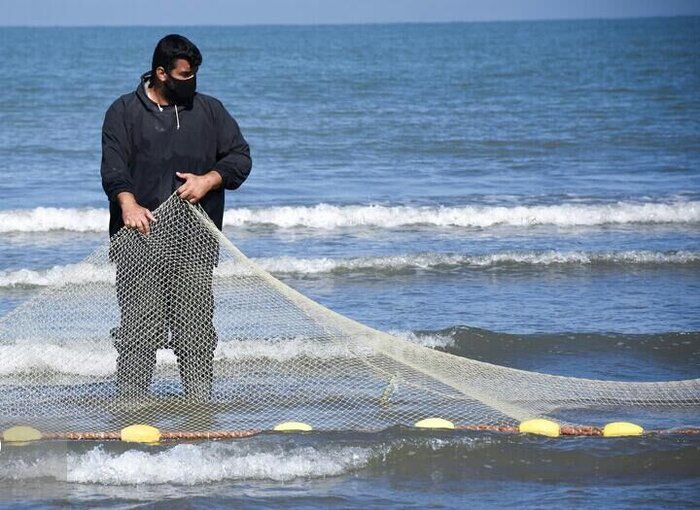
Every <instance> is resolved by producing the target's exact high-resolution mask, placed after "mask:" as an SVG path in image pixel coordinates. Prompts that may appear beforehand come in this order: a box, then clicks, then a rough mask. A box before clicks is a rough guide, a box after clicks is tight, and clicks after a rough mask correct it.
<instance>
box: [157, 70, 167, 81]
mask: <svg viewBox="0 0 700 510" xmlns="http://www.w3.org/2000/svg"><path fill="white" fill-rule="evenodd" d="M167 76H168V74H167V73H166V72H165V68H163V67H156V78H158V81H159V82H161V83H165V80H166V79H167Z"/></svg>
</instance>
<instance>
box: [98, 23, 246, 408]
mask: <svg viewBox="0 0 700 510" xmlns="http://www.w3.org/2000/svg"><path fill="white" fill-rule="evenodd" d="M201 63H202V56H201V53H200V51H199V49H198V48H197V47H196V46H195V45H194V44H193V43H192V42H191V41H189V40H188V39H186V38H185V37H183V36H180V35H175V34H173V35H168V36H166V37H164V38H163V39H161V40H160V41H159V42H158V44H157V45H156V48H155V51H154V52H153V61H152V65H151V70H150V71H149V72H146V73H144V74H143V76H142V77H141V81H140V83H139V85H138V87H137V88H136V90H135V91H134V92H132V93H130V94H125V95H123V96H121V97H120V98H119V99H117V100H116V101H115V102H114V103H113V104H112V105H111V106H110V107H109V109H108V110H107V113H106V115H105V119H104V124H103V127H102V166H101V174H102V186H103V188H104V190H105V192H106V194H107V196H108V198H109V208H110V223H109V233H110V239H111V241H112V242H111V246H110V256H111V258H112V260H113V261H114V262H115V263H116V265H117V297H118V301H119V306H120V309H121V322H120V327H119V328H115V330H113V337H114V343H115V347H116V348H117V352H118V357H117V391H118V394H119V395H122V396H136V397H141V396H144V395H146V394H147V392H148V388H149V386H150V384H151V379H152V375H153V370H154V367H155V363H156V356H155V353H156V350H157V349H158V348H159V347H166V346H168V347H172V348H173V349H174V351H175V353H176V355H177V356H178V365H179V368H180V376H181V379H182V382H183V386H184V391H185V395H186V396H188V397H191V398H194V399H197V400H202V399H204V400H205V399H207V398H208V397H209V394H210V392H211V385H212V374H213V371H212V363H213V351H214V348H215V347H216V333H215V331H214V326H213V306H214V305H213V297H212V289H211V273H212V270H213V267H214V265H215V264H216V259H217V258H218V255H217V254H218V252H217V241H216V239H215V236H213V235H211V234H209V235H207V234H206V232H205V233H202V232H198V233H197V234H196V235H197V238H196V239H195V234H194V233H193V232H192V231H191V230H186V229H185V228H184V227H177V225H184V224H185V222H183V221H177V219H176V221H169V222H168V225H169V226H168V227H165V226H161V227H159V221H158V220H157V219H156V217H155V216H154V214H153V212H152V211H153V210H155V209H156V208H157V207H158V206H159V205H160V204H162V203H163V202H165V201H166V200H168V198H169V197H170V196H171V195H172V194H173V192H176V193H177V196H179V198H180V199H181V200H182V201H183V202H182V205H183V209H181V211H182V214H183V215H187V213H188V212H187V211H188V208H189V209H191V208H190V207H189V206H186V204H185V203H184V201H186V202H189V203H190V204H200V205H201V206H202V208H203V209H204V211H205V212H206V213H207V214H208V215H209V217H210V218H211V220H212V221H213V222H214V224H215V225H216V227H217V228H218V229H221V227H222V221H223V213H224V190H225V189H236V188H238V187H239V186H240V185H241V184H242V183H243V181H245V179H246V178H247V177H248V174H249V173H250V169H251V158H250V150H249V147H248V144H247V143H246V141H245V139H244V138H243V135H242V134H241V132H240V129H239V127H238V124H237V123H236V121H235V120H234V119H233V118H232V117H231V115H230V114H229V113H228V112H227V111H226V109H225V108H224V106H223V105H222V103H221V102H220V101H218V100H217V99H215V98H213V97H210V96H206V95H204V94H201V93H197V92H196V80H197V71H198V69H199V66H200V65H201ZM185 206H186V207H185ZM190 212H191V211H190ZM160 224H161V225H163V223H162V222H160ZM173 226H176V227H173ZM122 227H126V229H122ZM173 228H175V230H173ZM178 228H180V230H177V229H178ZM127 229H130V230H131V231H128V230H127ZM139 237H140V238H141V239H140V240H141V241H142V242H139V239H138V238H139ZM173 237H175V238H176V242H177V244H178V246H177V251H175V250H173V249H171V248H172V246H173V241H172V238H173ZM163 243H166V244H163ZM168 243H170V244H168ZM164 253H165V254H166V256H165V257H164V256H163V254H164ZM174 253H175V254H177V257H173V254H174ZM202 253H203V254H204V255H202ZM198 254H199V255H198ZM175 258H176V259H177V260H174V259H175Z"/></svg>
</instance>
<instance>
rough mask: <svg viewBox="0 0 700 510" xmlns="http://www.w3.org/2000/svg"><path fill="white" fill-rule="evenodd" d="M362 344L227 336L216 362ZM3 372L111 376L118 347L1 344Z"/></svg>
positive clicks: (324, 355)
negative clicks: (346, 344) (231, 338)
mask: <svg viewBox="0 0 700 510" xmlns="http://www.w3.org/2000/svg"><path fill="white" fill-rule="evenodd" d="M367 353H368V351H365V350H361V347H353V350H352V352H350V351H348V349H346V348H345V347H344V346H341V345H338V344H335V343H331V342H321V341H318V340H314V339H308V338H307V339H304V338H291V339H287V340H283V341H280V340H277V341H275V340H268V341H263V340H227V339H224V338H222V339H220V340H219V343H218V345H217V347H216V350H215V351H214V360H215V362H242V361H254V360H260V359H266V360H273V361H280V362H284V361H290V360H293V359H297V358H311V359H316V360H330V359H337V358H345V357H348V356H357V355H360V354H367ZM0 360H2V363H0V376H5V375H11V374H19V373H28V372H42V373H51V374H71V375H78V376H85V377H111V376H113V375H114V373H115V370H116V363H117V351H116V349H114V347H113V346H112V344H111V341H109V340H107V341H105V340H92V341H91V340H73V341H70V342H62V343H60V344H57V343H54V342H51V341H49V342H46V341H41V340H25V341H21V342H18V343H15V344H10V345H0ZM176 363H177V357H176V356H175V354H174V352H173V351H172V350H170V349H161V350H159V351H158V352H157V366H158V367H165V366H175V365H176Z"/></svg>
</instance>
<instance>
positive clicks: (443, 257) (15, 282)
mask: <svg viewBox="0 0 700 510" xmlns="http://www.w3.org/2000/svg"><path fill="white" fill-rule="evenodd" d="M254 261H255V262H257V263H258V264H259V265H260V266H261V267H262V268H263V269H265V270H266V271H268V272H270V273H274V274H301V275H313V274H324V273H341V274H342V273H351V272H382V273H391V272H399V271H406V270H411V271H415V270H435V271H438V270H440V269H454V268H459V267H501V266H503V267H510V266H551V265H574V266H576V265H587V266H588V265H683V264H695V263H698V262H700V253H699V252H691V251H669V252H658V251H647V250H629V251H619V252H585V251H555V250H549V251H529V252H515V251H508V252H500V253H492V254H486V255H467V254H449V253H418V254H406V255H386V256H377V257H352V258H346V259H334V258H329V257H320V258H297V257H289V256H284V257H268V258H258V259H254ZM246 270H247V269H246V268H245V267H243V266H242V265H241V264H240V263H236V262H234V261H224V262H222V263H221V264H220V265H219V267H218V268H217V269H216V274H217V275H218V276H220V277H224V278H226V277H232V276H236V275H239V274H241V273H244V272H245V271H246ZM114 281H115V270H114V268H113V267H112V266H108V265H103V266H100V265H94V264H89V263H86V262H81V263H77V264H67V265H64V266H54V267H51V268H48V269H17V270H8V271H0V288H3V287H4V288H12V287H46V286H64V285H70V284H74V285H81V284H86V283H90V282H99V283H109V284H113V283H114Z"/></svg>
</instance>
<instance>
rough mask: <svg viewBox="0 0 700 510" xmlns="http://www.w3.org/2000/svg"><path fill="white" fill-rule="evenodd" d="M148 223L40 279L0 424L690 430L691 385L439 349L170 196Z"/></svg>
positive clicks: (13, 341)
mask: <svg viewBox="0 0 700 510" xmlns="http://www.w3.org/2000/svg"><path fill="white" fill-rule="evenodd" d="M155 216H156V218H157V222H156V223H154V224H153V228H152V232H151V233H150V234H148V235H141V234H139V233H137V232H135V231H133V230H126V229H123V230H122V231H121V232H119V234H117V235H116V236H115V237H114V238H113V239H112V241H111V243H108V244H107V245H105V246H104V247H102V248H100V249H98V250H97V251H95V252H94V253H93V254H92V255H90V256H89V257H88V258H87V259H85V260H84V261H83V262H82V263H81V264H82V265H83V266H84V268H85V270H86V272H87V271H89V272H90V274H91V275H92V276H93V278H90V279H89V280H90V281H86V282H75V283H71V284H65V285H61V286H55V287H50V288H47V289H45V290H44V291H42V292H40V293H39V294H38V295H37V296H36V297H34V298H32V299H30V300H28V301H27V302H25V303H24V304H22V305H20V306H19V307H17V308H16V309H15V310H14V311H12V312H10V313H9V314H8V315H6V316H5V317H3V318H2V319H1V320H0V427H1V428H3V429H4V428H6V427H9V426H13V425H17V424H23V425H32V426H35V427H37V428H39V429H41V430H42V431H46V432H67V431H76V430H77V431H81V430H82V431H104V432H111V431H118V430H120V429H121V428H122V427H124V426H126V425H130V424H132V423H149V424H151V425H155V426H158V427H160V428H162V429H164V430H170V431H183V432H186V431H207V430H250V429H271V428H273V427H274V426H275V425H277V424H278V423H280V422H283V421H290V420H293V421H303V422H307V423H309V424H311V425H312V426H313V427H314V428H315V429H321V430H323V429H325V430H339V429H362V430H378V429H383V428H386V427H389V426H394V425H398V424H404V425H412V424H413V423H415V422H416V421H418V420H420V419H423V418H427V417H442V418H445V419H448V420H450V421H452V422H454V423H455V424H456V425H458V426H471V425H476V426H481V425H494V426H500V425H502V426H512V425H514V424H517V423H518V422H520V421H523V420H526V419H530V418H535V417H548V418H552V419H557V420H559V421H560V422H563V423H568V424H586V425H600V424H602V423H605V422H606V421H612V420H617V419H631V418H632V417H634V418H635V419H636V421H637V422H639V423H641V424H643V425H645V426H652V427H661V428H668V427H675V426H697V425H698V421H699V416H700V413H698V411H699V410H700V379H694V380H687V381H674V382H658V383H629V382H612V381H594V380H587V379H577V378H567V377H561V376H551V375H546V374H540V373H535V372H527V371H522V370H517V369H512V368H507V367H502V366H496V365H492V364H489V363H484V362H480V361H476V360H472V359H467V358H462V357H458V356H454V355H451V354H448V353H444V352H440V351H436V350H433V349H430V348H426V347H423V346H420V345H417V344H414V343H412V342H410V341H407V340H403V339H401V338H397V337H394V336H391V335H388V334H386V333H383V332H380V331H377V330H374V329H372V328H369V327H366V326H364V325H362V324H359V323H357V322H354V321H352V320H350V319H348V318H346V317H343V316H341V315H338V314H336V313H334V312H332V311H331V310H328V309H327V308H325V307H323V306H321V305H320V304H318V303H316V302H314V301H312V300H310V299H308V298H306V297H304V296H303V295H301V294H299V293H298V292H296V291H295V290H293V289H291V288H290V287H288V286H286V285H285V284H283V283H282V282H280V281H278V280H277V279H275V278H274V277H273V276H271V275H270V274H268V273H267V272H266V271H264V270H262V269H261V268H260V267H258V266H257V265H256V264H255V263H253V262H252V261H250V260H249V259H247V258H246V257H245V256H244V255H243V254H242V253H241V252H240V251H239V250H238V249H237V248H236V247H235V246H233V244H231V242H230V241H229V240H228V239H226V237H224V236H223V235H222V234H221V233H220V232H219V231H218V230H217V229H216V228H215V226H214V225H213V224H212V223H211V222H210V221H209V219H208V218H207V217H206V216H205V215H204V213H203V212H202V211H201V209H199V208H198V207H194V206H191V205H190V204H187V203H185V202H183V201H181V200H180V199H179V198H177V197H176V196H173V197H171V198H170V199H169V200H168V201H167V202H165V203H164V204H163V205H162V206H161V207H160V208H158V210H157V211H155ZM95 275H97V278H94V276H95ZM96 280H97V281H96ZM672 415H673V416H675V417H674V418H670V416H672Z"/></svg>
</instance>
